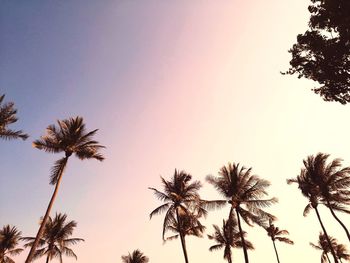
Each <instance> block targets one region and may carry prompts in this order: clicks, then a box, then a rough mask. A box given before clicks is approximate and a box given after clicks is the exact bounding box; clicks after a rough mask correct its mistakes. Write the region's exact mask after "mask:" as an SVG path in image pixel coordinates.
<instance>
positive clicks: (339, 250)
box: [335, 244, 350, 262]
mask: <svg viewBox="0 0 350 263" xmlns="http://www.w3.org/2000/svg"><path fill="white" fill-rule="evenodd" d="M335 253H336V254H337V257H338V259H339V261H340V262H342V259H345V260H346V261H349V260H350V254H349V251H348V250H347V249H346V247H345V246H344V245H343V244H337V246H336V247H335Z"/></svg>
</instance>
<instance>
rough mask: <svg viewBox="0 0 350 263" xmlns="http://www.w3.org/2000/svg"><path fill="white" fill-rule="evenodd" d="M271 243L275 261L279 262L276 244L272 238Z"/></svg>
mask: <svg viewBox="0 0 350 263" xmlns="http://www.w3.org/2000/svg"><path fill="white" fill-rule="evenodd" d="M272 244H273V248H274V249H275V253H276V258H277V262H278V263H280V259H279V257H278V253H277V248H276V244H275V240H273V239H272Z"/></svg>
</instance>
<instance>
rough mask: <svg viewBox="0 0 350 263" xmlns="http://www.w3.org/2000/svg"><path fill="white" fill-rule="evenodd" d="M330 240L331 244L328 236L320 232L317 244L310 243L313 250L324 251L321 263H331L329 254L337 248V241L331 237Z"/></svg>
mask: <svg viewBox="0 0 350 263" xmlns="http://www.w3.org/2000/svg"><path fill="white" fill-rule="evenodd" d="M328 238H329V240H330V241H331V242H330V243H329V242H328V239H327V237H326V235H325V234H323V233H322V232H320V234H319V236H318V241H317V244H313V243H311V242H310V245H311V246H312V247H313V248H315V249H318V250H322V254H321V263H325V262H326V261H328V262H329V263H331V260H330V259H329V257H328V253H329V252H330V251H331V250H332V249H334V248H335V247H336V246H337V240H336V239H335V238H334V237H331V236H329V237H328Z"/></svg>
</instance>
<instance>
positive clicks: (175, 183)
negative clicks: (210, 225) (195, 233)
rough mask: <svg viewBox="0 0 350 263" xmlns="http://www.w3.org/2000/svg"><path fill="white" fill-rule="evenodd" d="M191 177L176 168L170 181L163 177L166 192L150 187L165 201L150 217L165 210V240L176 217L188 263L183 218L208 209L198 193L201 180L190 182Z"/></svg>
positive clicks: (200, 214) (199, 213) (203, 212)
mask: <svg viewBox="0 0 350 263" xmlns="http://www.w3.org/2000/svg"><path fill="white" fill-rule="evenodd" d="M191 179H192V176H191V175H190V174H188V173H186V172H184V171H177V170H176V169H175V173H174V175H173V177H172V178H171V180H170V181H166V180H165V179H164V178H163V177H161V180H162V184H163V189H164V190H163V191H164V192H161V191H158V190H157V189H155V188H149V189H151V190H152V191H153V192H154V194H155V196H156V197H157V198H158V199H159V200H161V201H163V202H165V204H163V205H161V206H159V207H157V208H156V209H154V210H153V211H152V212H151V213H150V218H152V216H154V215H158V214H161V213H163V212H165V217H164V222H163V234H162V237H163V240H165V239H164V235H165V232H166V230H167V229H169V226H170V225H171V224H173V223H174V218H175V219H176V222H178V223H177V227H178V231H177V232H178V233H179V235H180V240H181V245H182V250H183V254H184V257H185V262H186V263H188V256H187V249H186V242H185V236H184V234H183V231H182V229H181V226H182V225H183V223H182V222H181V220H182V219H183V218H184V217H183V216H184V215H186V214H187V215H190V214H191V211H196V212H197V216H199V217H200V216H202V215H205V214H206V210H205V209H204V208H203V207H202V206H201V204H202V201H201V199H200V196H199V194H198V190H199V189H200V188H201V183H200V182H199V181H194V182H191V183H190V181H191Z"/></svg>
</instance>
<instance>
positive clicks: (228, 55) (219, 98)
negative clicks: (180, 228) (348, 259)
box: [0, 0, 350, 263]
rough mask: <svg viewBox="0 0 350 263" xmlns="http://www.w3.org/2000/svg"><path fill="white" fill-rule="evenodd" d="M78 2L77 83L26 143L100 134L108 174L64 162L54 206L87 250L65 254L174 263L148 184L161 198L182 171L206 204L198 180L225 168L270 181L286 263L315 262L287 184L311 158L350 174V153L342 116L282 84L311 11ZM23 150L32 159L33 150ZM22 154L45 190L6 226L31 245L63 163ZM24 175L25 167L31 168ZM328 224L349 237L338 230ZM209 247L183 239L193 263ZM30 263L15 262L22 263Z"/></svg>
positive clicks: (291, 6)
mask: <svg viewBox="0 0 350 263" xmlns="http://www.w3.org/2000/svg"><path fill="white" fill-rule="evenodd" d="M61 5H62V6H63V7H60V8H63V9H62V10H65V9H64V8H65V7H64V6H65V5H68V6H69V7H71V6H70V5H73V4H66V3H61ZM81 5H82V6H77V5H75V4H74V5H73V8H76V9H75V10H76V12H78V13H79V12H81V13H79V15H80V16H82V17H85V16H84V15H86V17H88V19H87V20H82V21H84V23H86V25H85V26H86V27H88V28H85V27H84V25H80V26H82V31H83V32H85V33H84V34H86V35H84V49H83V51H82V53H81V54H79V58H77V62H76V63H78V64H77V65H78V66H76V67H77V68H78V69H79V72H81V74H76V75H73V74H72V75H69V72H68V75H66V78H65V79H64V82H62V90H60V92H58V93H57V94H58V95H57V97H50V99H51V100H52V104H50V105H49V106H48V107H49V108H47V110H45V111H44V112H43V113H42V117H41V119H39V120H37V121H35V123H34V124H33V126H32V127H31V128H30V130H29V132H31V134H32V135H33V137H32V138H31V139H33V138H37V137H38V136H39V135H40V134H42V133H43V131H44V128H45V125H48V124H51V123H53V122H54V121H55V119H57V118H65V117H68V116H70V115H75V114H81V115H83V116H84V118H85V119H86V122H87V126H88V128H89V129H94V128H99V129H100V130H99V133H98V135H97V136H96V137H97V139H98V140H99V141H100V142H101V143H102V144H104V145H106V146H107V149H106V151H105V152H104V153H105V155H106V157H107V159H106V161H105V162H103V163H102V164H101V163H97V162H94V161H91V162H85V161H84V162H81V161H78V160H73V161H72V162H71V163H69V166H68V169H67V171H66V174H65V176H64V178H63V183H62V188H61V189H60V192H59V196H58V200H57V202H56V204H55V207H54V209H53V210H54V211H62V212H66V213H67V214H68V216H69V218H70V219H72V220H73V219H74V220H76V221H78V228H77V229H76V232H75V236H77V237H82V238H84V239H85V240H86V242H85V243H84V244H79V245H77V246H76V247H74V248H73V249H74V250H75V251H76V254H77V255H78V259H79V260H78V261H79V262H86V263H90V262H91V263H92V262H93V263H95V262H103V263H109V262H111V263H112V262H118V261H119V262H120V256H121V255H125V254H127V252H128V251H130V252H131V251H132V250H133V249H136V248H139V249H141V250H142V251H143V252H144V253H145V254H146V255H148V256H149V257H150V259H151V262H182V261H183V255H182V251H181V246H180V242H179V241H172V242H168V243H166V244H165V245H163V244H162V240H161V229H162V225H161V224H162V220H163V216H157V217H155V218H154V219H152V220H151V221H150V220H149V217H148V215H149V213H150V212H151V211H152V210H153V209H154V208H155V207H157V206H159V205H160V202H159V201H157V200H156V199H155V197H154V196H153V195H152V192H151V191H149V190H148V189H147V187H150V186H152V187H155V188H160V187H161V184H160V177H159V176H160V175H161V176H163V177H165V178H169V177H170V176H171V175H172V173H173V171H174V169H175V168H178V169H184V170H185V171H187V172H189V173H191V174H192V175H193V177H194V178H195V179H197V180H201V181H202V182H203V185H204V187H203V189H202V191H201V195H202V197H203V198H206V199H216V198H218V197H219V195H218V194H217V193H216V192H215V191H214V190H213V188H212V187H211V186H210V185H208V184H207V183H205V182H204V178H205V176H206V175H208V174H214V175H216V174H217V172H218V170H219V169H220V167H221V166H223V165H225V164H227V163H228V162H240V163H242V164H244V165H245V166H249V167H250V166H252V167H253V171H254V172H255V173H256V174H258V175H259V176H260V177H262V178H265V179H268V180H270V181H271V182H272V186H271V187H270V196H277V197H278V198H279V200H280V202H279V204H278V205H276V206H274V207H272V208H271V210H270V211H271V212H272V213H274V214H275V215H276V216H277V217H278V218H279V219H280V220H279V221H278V223H277V224H278V225H279V226H280V227H281V228H284V229H288V230H289V231H290V233H291V236H290V237H291V238H292V239H293V240H294V241H295V242H296V245H295V246H289V245H284V244H277V246H278V249H279V252H280V256H281V261H282V262H285V263H292V262H304V261H305V259H310V260H312V261H315V262H316V261H318V260H319V258H320V253H319V252H318V251H314V250H313V249H312V248H311V247H309V244H308V243H309V242H310V241H313V242H316V240H317V237H318V232H319V229H320V227H319V226H318V224H317V221H316V217H315V216H314V215H313V214H310V215H309V216H308V217H307V218H303V216H302V211H303V209H304V206H305V205H306V200H304V199H303V197H302V196H301V194H300V193H299V191H298V190H297V188H296V187H295V186H294V187H292V186H287V185H286V183H285V181H286V179H287V178H291V177H295V176H296V175H297V174H298V172H299V170H300V168H301V166H302V159H303V158H305V157H306V156H307V155H309V154H315V153H317V152H318V151H324V152H327V153H331V154H332V158H336V157H342V158H344V159H345V163H346V164H349V161H350V158H347V149H349V146H350V143H349V142H347V141H344V140H343V138H347V136H348V130H349V126H348V124H347V123H346V120H347V116H349V109H348V108H347V107H344V106H341V105H337V104H334V103H325V102H323V101H322V100H321V99H320V98H319V97H317V96H316V95H314V94H313V93H312V92H311V91H310V90H309V89H307V88H306V87H312V86H313V83H310V82H307V81H304V80H298V79H296V78H295V77H290V76H282V75H281V74H280V73H279V72H280V71H283V70H286V69H287V68H288V61H289V58H290V56H289V54H288V53H287V50H288V49H289V48H290V47H291V45H292V44H293V43H294V41H295V39H296V35H297V34H298V33H301V32H302V31H303V30H305V28H306V25H307V20H308V13H307V3H306V2H305V1H302V0H294V1H285V2H284V1H278V0H269V1H263V2H261V1H253V2H251V3H249V4H248V3H247V1H240V0H236V1H225V0H222V1H150V2H148V3H147V4H146V3H145V2H143V1H115V2H114V1H113V2H112V1H110V2H108V3H106V4H102V3H100V4H96V3H94V4H88V5H87V7H86V6H84V4H83V3H81ZM95 5H96V6H97V7H96V9H94V8H95V7H94V8H93V7H92V6H95ZM80 8H81V9H80ZM79 10H80V11H79ZM73 13H74V12H73ZM88 15H89V16H88ZM59 18H60V16H58V19H59ZM28 19H31V17H29V18H28ZM62 23H64V21H62ZM77 23H79V21H77ZM65 26H66V27H68V26H69V25H65ZM57 34H60V32H58V33H57ZM82 34H83V33H82ZM77 43H79V42H77ZM77 46H79V45H77ZM77 49H79V48H77ZM56 55H57V56H59V54H56ZM72 59H73V58H72ZM67 67H68V68H69V64H68V65H67ZM75 70H77V69H75ZM67 71H69V69H67ZM33 74H34V73H33ZM83 84H84V85H85V86H83ZM72 87H77V88H72ZM33 89H34V88H33ZM56 90H58V88H57V89H56ZM33 91H35V90H33ZM82 91H83V92H82ZM53 92H54V91H53ZM16 94H17V95H16ZM18 94H19V92H18V93H16V92H14V93H13V94H11V93H10V95H12V97H11V99H13V100H14V101H19V102H20V103H19V106H21V105H22V108H24V107H25V105H26V103H25V102H21V100H20V99H19V98H20V97H21V96H20V95H18ZM82 94H83V95H82ZM16 96H17V97H16ZM48 98H49V96H48ZM21 103H22V104H21ZM33 104H34V102H33ZM33 107H35V106H33ZM22 111H25V109H22ZM33 112H34V110H33ZM23 119H25V118H24V117H23ZM24 128H25V127H24ZM24 128H23V129H24ZM25 145H26V147H27V148H28V149H29V147H30V142H26V144H25ZM23 147H24V146H23ZM29 150H30V153H33V158H37V160H38V162H39V163H40V167H39V165H38V166H36V167H31V168H30V170H31V176H32V177H33V179H32V180H33V181H32V182H26V184H27V186H28V187H29V188H30V187H34V185H35V186H38V184H40V187H38V188H37V189H36V190H35V193H33V195H35V196H36V197H35V199H32V200H30V202H29V201H23V203H22V204H19V205H20V206H23V208H22V209H24V208H25V207H28V205H29V204H33V203H34V204H35V205H34V208H33V209H30V215H31V216H30V219H28V218H24V217H23V216H22V215H21V216H19V214H18V212H16V211H11V213H10V214H9V216H8V217H5V218H4V220H5V219H6V220H8V222H9V223H12V222H13V224H16V225H17V226H18V227H19V228H20V229H21V230H22V231H23V232H24V233H25V235H33V234H34V232H35V230H36V223H37V219H36V218H39V217H40V213H43V212H44V209H45V207H46V205H47V202H48V198H49V196H50V194H51V191H52V187H50V186H49V185H48V171H49V168H50V166H51V165H52V162H53V160H55V159H57V158H58V156H49V157H48V156H47V154H45V153H43V152H38V151H35V150H33V149H29ZM29 150H28V151H29ZM26 165H27V166H28V167H29V164H28V163H25V164H24V165H23V167H22V168H23V169H27V168H26ZM18 169H19V168H18ZM35 169H37V170H35ZM17 173H20V171H18V172H17ZM27 180H28V179H27ZM39 181H40V183H39ZM13 184H14V183H13ZM22 187H24V186H22ZM20 194H21V193H18V195H20ZM22 195H23V194H22ZM33 198H34V197H33ZM27 202H28V203H27ZM4 205H5V204H4ZM20 209H21V208H20ZM227 209H228V208H226V209H223V210H222V211H218V212H212V213H210V215H209V217H208V219H207V220H206V221H205V225H206V226H207V234H210V233H212V232H213V229H212V227H211V225H212V224H219V225H220V224H221V222H222V219H223V217H225V216H226V215H227V211H228V210H227ZM321 212H322V213H323V214H325V216H324V217H325V222H333V221H331V219H330V218H329V217H328V213H327V211H326V210H325V211H323V210H322V211H321ZM28 213H29V212H28ZM326 215H327V216H326ZM342 218H343V217H342ZM0 219H3V218H2V217H1V218H0ZM327 219H329V220H328V221H327ZM5 223H7V222H4V224H5ZM326 224H327V227H328V228H329V229H330V232H331V233H332V234H333V235H335V236H337V237H338V236H339V238H338V239H340V240H343V239H342V232H341V230H340V228H338V227H337V226H336V225H334V224H331V223H326ZM244 228H245V230H246V231H247V232H248V237H249V240H251V241H252V242H253V243H254V244H255V246H256V250H255V251H254V252H250V254H249V255H250V258H251V262H261V259H263V262H273V261H274V260H275V255H274V253H273V248H272V244H271V242H270V240H269V239H268V237H267V236H266V234H265V232H264V230H263V229H260V228H258V227H257V226H256V227H254V228H249V227H248V226H244ZM30 233H32V234H30ZM211 244H212V242H211V241H209V240H207V239H206V238H204V239H195V238H188V253H189V258H190V261H191V262H225V261H224V260H223V252H222V251H220V252H214V253H211V252H209V251H208V248H209V246H210V245H211ZM233 255H234V257H237V258H238V260H237V262H243V253H242V251H239V250H234V251H233ZM25 256H26V253H23V254H22V255H21V256H20V257H18V262H22V261H23V260H24V258H25ZM38 262H39V263H40V262H44V261H43V260H41V261H40V260H38ZM64 262H65V263H70V262H75V260H74V259H70V258H66V259H64ZM235 262H236V261H235Z"/></svg>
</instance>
